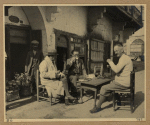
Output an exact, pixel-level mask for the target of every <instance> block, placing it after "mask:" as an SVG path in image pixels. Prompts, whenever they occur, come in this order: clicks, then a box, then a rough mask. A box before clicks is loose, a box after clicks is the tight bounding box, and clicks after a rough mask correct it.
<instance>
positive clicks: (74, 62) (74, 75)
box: [39, 43, 133, 113]
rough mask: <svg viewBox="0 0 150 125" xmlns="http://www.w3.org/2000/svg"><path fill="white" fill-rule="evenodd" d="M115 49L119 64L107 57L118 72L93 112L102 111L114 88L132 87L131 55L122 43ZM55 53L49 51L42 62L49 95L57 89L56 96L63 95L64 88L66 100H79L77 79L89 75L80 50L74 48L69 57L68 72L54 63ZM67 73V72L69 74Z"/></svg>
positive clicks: (103, 89)
mask: <svg viewBox="0 0 150 125" xmlns="http://www.w3.org/2000/svg"><path fill="white" fill-rule="evenodd" d="M114 51H115V53H116V54H117V57H119V62H118V64H117V65H115V64H114V63H113V62H112V60H111V59H107V62H108V63H109V65H110V67H111V69H112V70H113V71H114V72H115V73H116V76H115V80H113V81H112V82H110V84H107V85H104V86H102V88H101V90H100V99H99V101H98V104H97V106H96V107H94V108H93V109H92V110H90V112H91V113H96V112H98V111H100V110H101V105H102V104H103V103H104V102H105V100H106V97H108V96H109V95H110V94H111V93H112V92H113V91H114V90H125V89H128V88H129V87H130V72H131V71H132V70H133V64H132V61H131V59H130V57H129V56H127V55H125V54H124V50H123V46H122V44H119V43H118V44H116V45H115V46H114ZM55 54H56V52H55ZM55 54H52V53H49V55H48V56H46V57H45V59H44V61H42V63H41V64H40V67H39V68H40V77H41V84H44V85H46V89H47V92H48V94H49V95H50V92H53V90H56V93H55V96H56V95H57V94H59V95H63V92H62V91H63V88H64V90H65V93H66V97H65V99H66V100H69V99H70V100H77V80H78V79H79V78H80V77H82V78H85V77H86V75H87V74H86V70H85V67H84V63H83V60H82V59H80V58H79V51H78V50H73V51H72V57H71V58H70V59H67V65H66V72H67V71H68V74H67V73H61V72H60V71H58V70H57V68H56V65H55V63H53V61H54V55H55ZM65 74H67V76H66V75H65ZM56 78H60V81H58V80H56ZM67 78H68V80H67ZM68 84H69V85H71V86H72V87H73V89H72V91H74V92H75V93H76V94H75V96H74V97H75V98H74V97H73V96H71V95H70V93H69V88H68ZM51 89H53V90H51ZM53 93H54V92H53ZM66 102H67V101H66ZM68 103H69V102H68ZM68 103H67V104H68Z"/></svg>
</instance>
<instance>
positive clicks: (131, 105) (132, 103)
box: [130, 93, 134, 113]
mask: <svg viewBox="0 0 150 125" xmlns="http://www.w3.org/2000/svg"><path fill="white" fill-rule="evenodd" d="M130 109H131V113H133V110H134V97H133V94H132V93H131V97H130Z"/></svg>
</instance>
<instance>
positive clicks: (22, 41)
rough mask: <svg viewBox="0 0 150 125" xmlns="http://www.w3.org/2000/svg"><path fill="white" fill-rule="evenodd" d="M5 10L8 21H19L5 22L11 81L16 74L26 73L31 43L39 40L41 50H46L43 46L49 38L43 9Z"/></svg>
mask: <svg viewBox="0 0 150 125" xmlns="http://www.w3.org/2000/svg"><path fill="white" fill-rule="evenodd" d="M5 9H8V15H5V16H8V18H7V19H9V17H10V16H14V17H17V18H18V20H19V22H18V23H14V22H10V21H9V20H5V51H6V52H7V55H8V60H7V62H8V65H7V68H6V70H9V71H8V72H9V74H8V77H9V78H8V79H10V80H11V79H13V78H14V74H15V72H18V73H23V72H24V66H25V60H26V56H27V53H28V51H29V50H30V42H31V41H32V40H38V41H39V42H40V46H39V49H41V50H46V49H45V48H44V49H43V46H44V45H45V44H46V42H47V37H46V29H45V22H44V18H43V13H42V11H41V8H39V7H37V6H11V7H5ZM9 13H10V14H9ZM6 21H8V22H6ZM43 34H45V35H43ZM43 39H44V40H43ZM42 41H44V43H43V42H42ZM45 47H46V46H45ZM6 72H7V71H6Z"/></svg>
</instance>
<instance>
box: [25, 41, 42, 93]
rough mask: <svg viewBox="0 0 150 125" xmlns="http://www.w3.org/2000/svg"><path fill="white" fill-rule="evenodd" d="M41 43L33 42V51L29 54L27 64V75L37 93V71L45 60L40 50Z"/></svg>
mask: <svg viewBox="0 0 150 125" xmlns="http://www.w3.org/2000/svg"><path fill="white" fill-rule="evenodd" d="M38 45H39V42H38V41H37V40H33V41H32V42H31V49H32V50H31V51H29V52H28V54H27V58H26V64H25V73H26V75H27V76H30V79H31V82H32V87H33V89H34V90H35V91H36V83H35V79H36V70H37V69H38V67H39V64H40V62H41V61H42V60H43V53H42V52H41V51H39V50H38Z"/></svg>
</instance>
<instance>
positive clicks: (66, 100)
mask: <svg viewBox="0 0 150 125" xmlns="http://www.w3.org/2000/svg"><path fill="white" fill-rule="evenodd" d="M65 105H66V106H69V105H74V104H73V103H70V102H69V99H65Z"/></svg>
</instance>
